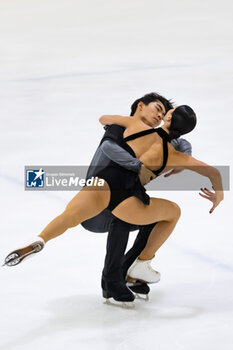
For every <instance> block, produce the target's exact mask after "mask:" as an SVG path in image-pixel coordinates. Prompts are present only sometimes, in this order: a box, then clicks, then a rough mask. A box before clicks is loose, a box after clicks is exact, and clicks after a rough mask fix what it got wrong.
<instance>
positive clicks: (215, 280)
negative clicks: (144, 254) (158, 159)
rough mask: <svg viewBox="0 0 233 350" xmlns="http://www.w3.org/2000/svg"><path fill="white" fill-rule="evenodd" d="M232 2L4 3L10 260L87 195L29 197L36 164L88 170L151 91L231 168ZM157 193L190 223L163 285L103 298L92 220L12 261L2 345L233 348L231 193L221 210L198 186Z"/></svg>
mask: <svg viewBox="0 0 233 350" xmlns="http://www.w3.org/2000/svg"><path fill="white" fill-rule="evenodd" d="M232 10H233V5H232V2H231V1H229V0H223V1H221V2H219V1H217V0H211V1H210V0H206V1H203V0H202V1H200V0H195V1H194V0H190V1H184V0H177V1H172V0H157V1H153V0H144V1H139V0H126V1H122V0H119V1H112V0H110V1H107V0H98V1H90V0H89V1H80V0H76V1H75V0H67V1H64V0H56V1H55V0H46V1H45V0H40V1H33V0H32V1H28V0H21V1H16V0H2V1H1V3H0V32H1V34H0V35H1V36H0V42H1V46H0V52H1V55H0V60H1V64H0V89H1V99H0V110H1V117H0V118H1V131H0V132H1V137H0V146H1V167H0V176H1V181H0V189H1V201H0V203H1V207H0V209H1V244H0V257H1V259H2V260H3V258H4V257H5V256H6V254H8V253H9V252H10V251H11V250H12V249H15V248H17V247H20V246H21V245H22V244H24V242H25V241H27V240H29V239H31V237H33V236H35V235H37V234H38V233H39V232H40V231H41V230H42V229H43V227H44V226H45V225H46V224H47V223H48V222H49V221H50V220H51V219H52V218H54V217H55V216H56V215H58V213H60V212H61V211H62V210H63V209H64V207H65V205H66V204H67V202H68V201H69V200H70V199H71V198H72V197H73V196H74V194H75V193H74V192H41V193H38V192H25V191H24V166H25V165H30V164H44V165H88V164H89V162H90V160H91V158H92V156H93V153H94V151H95V149H96V147H97V145H98V143H99V140H100V138H101V136H102V134H103V129H102V127H101V125H100V124H99V123H98V117H99V116H100V115H101V114H105V113H115V114H122V115H128V113H129V107H130V104H131V103H132V102H133V101H134V100H135V99H136V98H138V97H140V96H141V95H143V94H145V93H147V92H151V91H158V92H160V93H161V94H164V95H165V96H167V97H169V98H172V99H173V100H174V101H175V102H176V103H177V104H189V105H191V106H192V107H193V108H194V110H195V111H196V112H197V116H198V125H197V127H196V129H195V130H194V131H193V132H192V133H191V134H190V135H188V137H187V139H188V140H189V141H190V142H191V143H192V145H193V155H194V156H195V157H196V158H198V159H201V160H203V161H205V162H207V163H209V164H213V165H232V155H233V154H232V153H233V152H232V145H231V140H232V126H233V123H232V93H233V89H232V73H233V72H232V62H233V46H232V43H233V40H232V31H233V29H232ZM151 195H154V196H155V195H156V194H155V193H153V192H151ZM159 197H163V198H168V199H171V200H174V201H176V202H177V203H178V204H179V205H180V206H181V208H182V218H181V220H180V222H179V224H178V225H177V228H176V230H175V232H174V233H173V235H172V236H171V237H170V239H169V241H168V242H167V243H166V244H165V245H164V246H163V247H162V248H161V249H160V251H159V252H158V254H157V257H156V259H155V261H154V263H153V264H154V266H155V267H156V269H158V270H159V271H160V272H161V274H162V279H161V282H160V283H159V284H157V285H154V286H152V287H151V293H150V302H149V303H145V302H143V301H136V308H135V310H122V309H118V308H111V307H109V306H106V305H103V303H102V297H101V288H100V276H101V270H102V266H103V259H104V253H105V241H106V234H92V233H90V232H87V231H85V230H84V229H83V228H82V227H81V226H80V227H77V228H74V229H72V230H70V231H68V232H67V233H66V234H64V235H63V236H61V237H59V238H57V239H56V240H54V241H51V242H49V243H48V245H47V246H46V249H45V250H44V251H43V252H41V254H40V255H39V256H37V257H35V258H34V259H31V260H28V261H26V262H25V263H24V264H22V265H19V266H18V267H15V268H6V267H5V268H2V269H1V271H0V279H1V288H0V310H1V312H0V324H1V327H0V349H4V350H5V349H7V350H10V349H14V350H20V349H22V350H28V349H32V348H33V349H41V348H43V349H45V350H47V349H51V348H54V349H56V350H60V349H64V348H67V349H82V350H92V349H95V350H97V349H101V350H109V349H111V350H112V349H116V350H131V349H132V350H139V349H140V350H141V349H146V350H151V349H158V350H170V349H172V350H176V349H177V350H178V349H185V350H197V349H198V350H202V349H203V350H209V349H211V350H219V349H224V350H230V349H232V344H233V336H232V325H233V312H232V310H233V261H232V245H233V239H232V228H231V220H230V219H231V216H232V196H231V192H230V191H229V192H226V193H225V200H224V202H222V203H221V205H220V206H219V207H218V208H217V209H216V211H215V212H214V213H213V214H212V215H209V213H208V211H209V209H210V203H209V202H207V201H206V200H204V199H202V198H201V197H200V196H198V193H196V192H182V193H180V192H179V193H177V192H167V193H159ZM131 236H132V237H131V239H130V242H131V243H132V241H133V238H134V237H135V234H131Z"/></svg>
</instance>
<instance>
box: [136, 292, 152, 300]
mask: <svg viewBox="0 0 233 350" xmlns="http://www.w3.org/2000/svg"><path fill="white" fill-rule="evenodd" d="M134 295H135V299H139V300H143V301H149V295H148V294H139V293H134Z"/></svg>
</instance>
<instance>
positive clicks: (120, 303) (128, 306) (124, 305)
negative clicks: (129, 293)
mask: <svg viewBox="0 0 233 350" xmlns="http://www.w3.org/2000/svg"><path fill="white" fill-rule="evenodd" d="M104 304H105V305H110V306H115V307H120V308H121V309H127V310H133V309H134V308H135V305H134V302H133V301H116V300H114V299H113V301H112V300H110V299H106V300H105V301H104Z"/></svg>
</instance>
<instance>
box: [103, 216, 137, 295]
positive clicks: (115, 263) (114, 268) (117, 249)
mask: <svg viewBox="0 0 233 350" xmlns="http://www.w3.org/2000/svg"><path fill="white" fill-rule="evenodd" d="M130 226H131V225H130V224H128V223H126V222H124V221H122V220H120V219H118V218H116V217H114V218H113V220H112V222H111V225H110V229H109V234H108V238H107V249H106V250H107V252H106V257H105V263H104V269H103V273H102V282H101V285H102V290H103V296H104V297H106V298H109V297H113V298H114V299H115V300H118V301H133V300H134V295H133V293H132V292H131V291H130V290H129V289H128V288H127V286H126V283H125V279H124V276H123V273H122V258H123V256H124V253H125V249H126V246H127V242H128V238H129V231H130Z"/></svg>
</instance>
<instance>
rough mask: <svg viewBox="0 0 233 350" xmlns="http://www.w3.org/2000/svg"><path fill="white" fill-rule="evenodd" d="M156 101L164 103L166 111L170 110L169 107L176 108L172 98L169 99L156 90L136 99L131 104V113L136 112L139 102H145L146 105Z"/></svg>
mask: <svg viewBox="0 0 233 350" xmlns="http://www.w3.org/2000/svg"><path fill="white" fill-rule="evenodd" d="M156 101H160V102H161V103H162V104H163V105H164V107H165V110H166V113H167V112H168V111H169V109H172V108H174V107H173V103H172V102H171V100H167V99H166V98H165V97H163V96H161V95H159V94H157V93H156V92H151V93H150V94H146V95H144V96H142V97H141V98H138V99H137V100H136V101H134V103H133V104H132V106H131V113H130V115H131V116H132V115H134V114H135V112H136V109H137V107H138V104H139V102H143V103H144V104H145V105H148V104H149V103H151V102H156Z"/></svg>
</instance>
